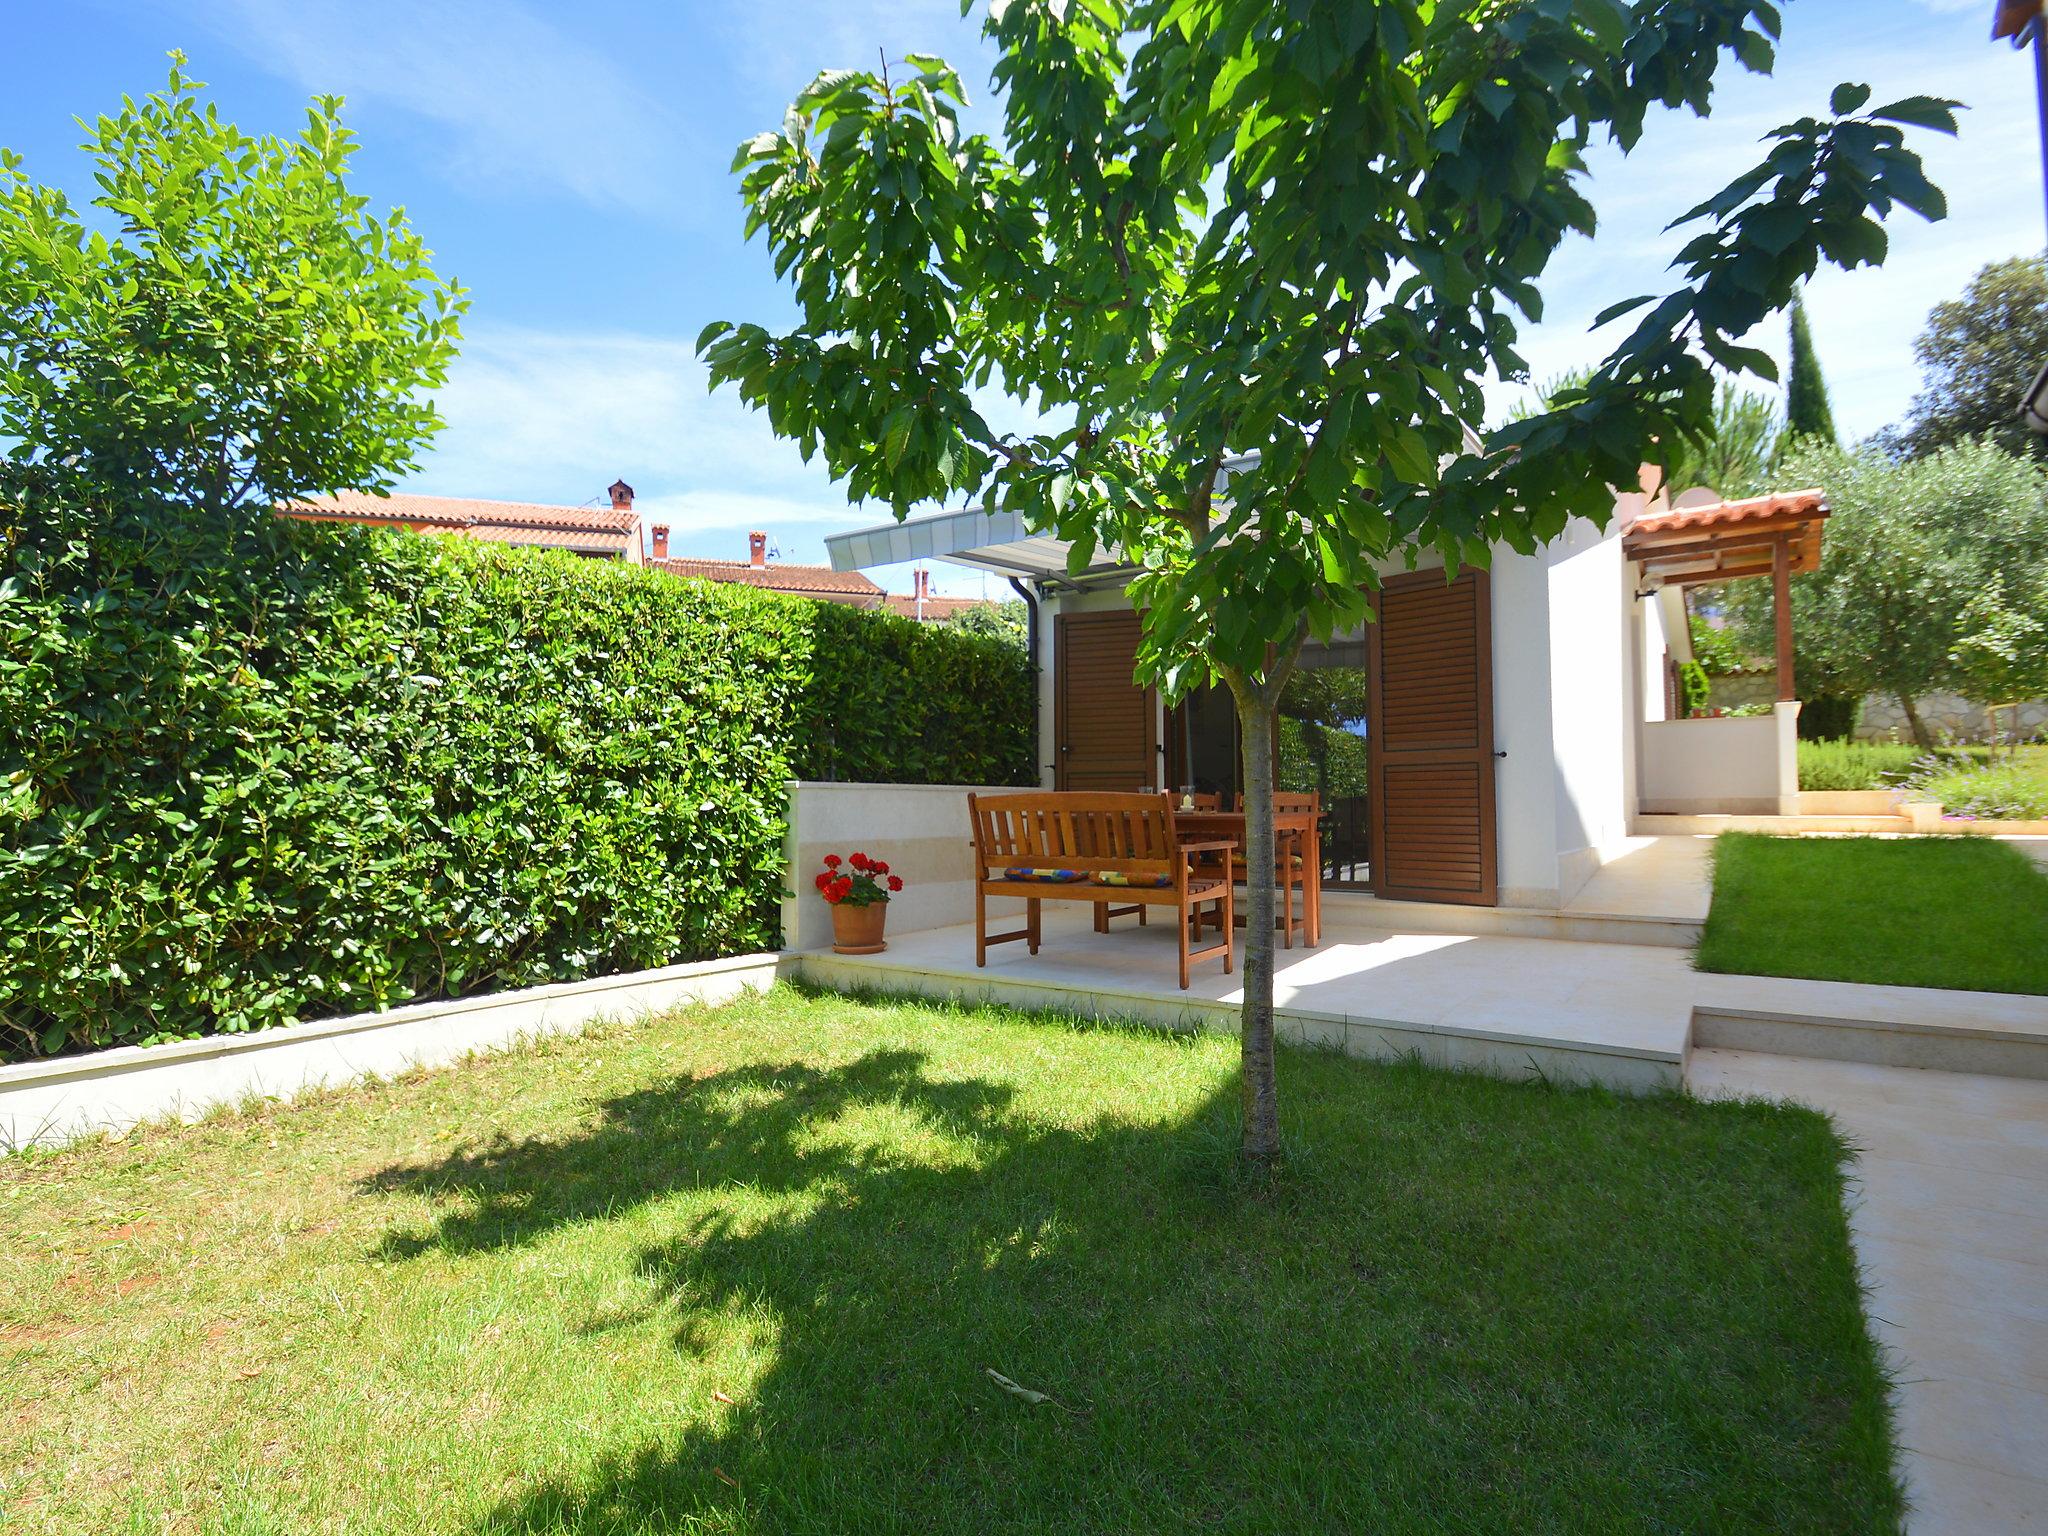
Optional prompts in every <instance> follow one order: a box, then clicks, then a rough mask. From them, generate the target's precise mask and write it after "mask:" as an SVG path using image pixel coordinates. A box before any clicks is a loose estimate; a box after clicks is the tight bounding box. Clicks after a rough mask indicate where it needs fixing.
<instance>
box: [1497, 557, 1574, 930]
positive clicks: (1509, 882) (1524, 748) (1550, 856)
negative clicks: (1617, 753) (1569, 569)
mask: <svg viewBox="0 0 2048 1536" xmlns="http://www.w3.org/2000/svg"><path fill="white" fill-rule="evenodd" d="M1489 584H1490V586H1491V589H1492V592H1493V749H1494V751H1495V752H1496V753H1506V754H1507V755H1506V756H1504V757H1501V756H1496V757H1495V758H1494V762H1493V804H1494V827H1495V829H1496V836H1495V850H1494V856H1495V859H1496V861H1497V862H1496V864H1495V876H1496V879H1497V882H1498V884H1499V887H1500V901H1501V904H1502V905H1503V906H1510V907H1551V906H1556V905H1557V904H1558V894H1557V893H1558V881H1557V810H1556V800H1557V789H1556V769H1555V747H1554V743H1553V739H1552V731H1553V728H1554V723H1553V720H1552V715H1551V709H1550V687H1551V674H1552V671H1553V663H1552V659H1551V634H1550V619H1549V614H1550V591H1549V573H1548V571H1547V570H1546V568H1545V565H1544V561H1543V559H1542V557H1541V556H1539V555H1518V554H1515V553H1514V552H1513V551H1511V550H1499V551H1496V553H1495V558H1494V562H1493V570H1492V572H1491V573H1490V582H1489Z"/></svg>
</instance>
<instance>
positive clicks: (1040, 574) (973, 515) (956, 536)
mask: <svg viewBox="0 0 2048 1536" xmlns="http://www.w3.org/2000/svg"><path fill="white" fill-rule="evenodd" d="M1071 548H1072V546H1071V545H1069V544H1068V543H1067V541H1066V540H1064V539H1057V538H1048V537H1047V536H1046V535H1044V534H1039V533H1033V532H1032V531H1031V530H1030V528H1029V527H1027V526H1026V525H1025V522H1024V517H1023V514H1022V513H1019V512H984V511H982V510H981V509H979V508H974V507H970V508H969V509H967V510H966V511H964V512H933V513H929V514H927V515H926V516H924V517H911V518H905V519H904V520H903V521H902V522H900V523H898V522H887V523H877V524H876V525H875V526H874V527H872V528H856V529H854V530H853V531H852V532H851V533H834V534H828V535H827V536H826V539H825V553H826V554H827V555H828V556H829V557H830V559H831V561H832V569H833V570H835V571H864V570H869V569H871V568H873V567H875V566H878V565H901V564H904V563H906V562H908V561H912V560H944V561H947V562H949V563H951V564H953V565H964V566H968V567H970V568H972V569H974V570H978V571H993V572H994V573H995V574H996V575H998V576H1015V577H1018V578H1019V579H1021V580H1024V581H1062V582H1064V581H1082V580H1087V579H1089V578H1096V577H1105V576H1112V575H1116V574H1119V573H1122V572H1125V571H1128V570H1129V569H1130V567H1129V566H1128V565H1126V564H1125V563H1124V561H1123V559H1122V556H1121V555H1120V553H1119V552H1118V551H1116V550H1113V549H1111V550H1104V551H1099V552H1098V554H1097V557H1096V560H1095V563H1094V564H1092V565H1090V566H1089V568H1088V569H1087V570H1086V571H1085V572H1083V573H1082V574H1081V575H1080V576H1074V575H1071V574H1070V573H1069V572H1068V570H1067V554H1068V551H1069V550H1070V549H1071Z"/></svg>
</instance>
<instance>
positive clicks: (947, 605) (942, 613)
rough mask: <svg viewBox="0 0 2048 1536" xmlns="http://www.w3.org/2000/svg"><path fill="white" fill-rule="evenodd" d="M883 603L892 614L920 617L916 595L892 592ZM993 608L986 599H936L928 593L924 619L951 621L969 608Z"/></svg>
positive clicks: (908, 617) (909, 617)
mask: <svg viewBox="0 0 2048 1536" xmlns="http://www.w3.org/2000/svg"><path fill="white" fill-rule="evenodd" d="M882 601H883V603H884V604H885V605H886V606H887V608H888V610H889V611H890V612H891V613H895V614H900V615H902V616H903V617H904V618H906V619H914V618H916V617H917V616H918V615H917V598H916V597H915V596H914V595H913V596H905V595H904V594H902V593H900V592H891V593H890V594H889V595H888V596H887V597H886V598H884V599H883V600H882ZM993 606H994V605H993V604H992V603H990V602H989V601H988V600H987V599H986V598H980V597H934V596H932V595H930V594H929V593H927V594H926V595H925V600H924V617H925V619H926V620H927V621H932V620H941V619H950V618H951V617H952V616H953V615H954V614H956V613H964V612H966V611H967V610H968V609H969V608H988V607H993Z"/></svg>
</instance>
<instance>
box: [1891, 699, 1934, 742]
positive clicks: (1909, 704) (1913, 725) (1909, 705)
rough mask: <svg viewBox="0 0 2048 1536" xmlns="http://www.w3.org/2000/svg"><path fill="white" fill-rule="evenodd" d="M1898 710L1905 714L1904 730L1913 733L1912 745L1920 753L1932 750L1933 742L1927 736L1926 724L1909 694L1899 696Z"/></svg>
mask: <svg viewBox="0 0 2048 1536" xmlns="http://www.w3.org/2000/svg"><path fill="white" fill-rule="evenodd" d="M1899 708H1900V709H1902V710H1904V711H1905V713H1906V729H1907V730H1909V731H1911V732H1912V733H1913V745H1915V746H1916V747H1918V748H1919V749H1920V750H1921V751H1922V752H1932V751H1933V750H1934V740H1933V738H1932V737H1930V736H1929V735H1928V734H1927V723H1926V722H1925V721H1924V720H1922V719H1921V718H1920V711H1919V709H1918V708H1917V707H1916V706H1915V705H1914V703H1913V696H1912V695H1911V694H1909V693H1902V694H1900V695H1899Z"/></svg>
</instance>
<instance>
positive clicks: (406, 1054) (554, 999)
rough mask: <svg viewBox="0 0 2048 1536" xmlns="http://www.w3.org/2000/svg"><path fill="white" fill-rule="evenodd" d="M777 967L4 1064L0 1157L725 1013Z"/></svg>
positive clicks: (495, 997) (658, 975) (744, 966)
mask: <svg viewBox="0 0 2048 1536" xmlns="http://www.w3.org/2000/svg"><path fill="white" fill-rule="evenodd" d="M777 963H778V962H777V957H776V956H774V955H767V954H759V955H740V956H736V957H734V958H732V959H727V960H704V961H699V962H697V963H695V964H691V965H670V966H664V967H662V968H661V969H660V970H654V971H635V972H633V973H631V974H629V975H624V976H602V977H598V978H595V979H593V980H590V981H570V982H561V983H558V984H556V985H554V986H547V987H529V988H526V989H524V990H521V991H518V992H497V993H492V994H490V995H488V996H485V997H472V998H462V999H459V1000H455V1001H450V1002H438V1003H415V1004H412V1005H411V1006H409V1007H405V1008H393V1009H391V1010H389V1011H388V1012H384V1013H358V1014H351V1015H350V1016H349V1017H347V1018H341V1019H316V1020H313V1021H312V1022H310V1023H305V1024H288V1025H285V1026H284V1027H283V1028H280V1029H266V1030H260V1031H258V1032H256V1033H254V1034H248V1035H211V1036H208V1037H207V1038H206V1039H203V1040H180V1041H176V1042H174V1043H173V1044H170V1045H152V1046H120V1047H117V1048H116V1049H113V1050H108V1051H97V1052H94V1053H93V1054H91V1055H88V1056H60V1057H58V1058H56V1059H55V1060H51V1061H29V1062H21V1063H18V1064H16V1065H14V1066H8V1067H0V1149H14V1148H19V1147H25V1146H37V1145H54V1144H56V1143H59V1142H64V1141H69V1140H71V1139H73V1138H74V1137H77V1136H81V1135H85V1134H88V1133H91V1132H95V1131H125V1130H127V1129H128V1128H129V1127H130V1126H133V1125H137V1124H139V1123H141V1122H143V1121H145V1120H160V1119H166V1118H169V1117H172V1116H177V1117H180V1118H183V1119H187V1120H191V1119H197V1118H198V1117H199V1116H200V1115H203V1114H205V1113H206V1112H207V1111H208V1110H210V1109H213V1108H216V1107H218V1106H220V1105H233V1104H238V1103H241V1102H242V1101H244V1100H245V1099H248V1098H251V1097H268V1098H290V1097H291V1096H292V1095H294V1094H296V1093H300V1092H302V1091H304V1090H306V1089H309V1088H326V1087H337V1086H341V1085H344V1084H347V1083H352V1082H356V1081H359V1080H361V1079H363V1078H366V1077H392V1076H395V1075H397V1074H398V1073H401V1072H406V1071H410V1070H411V1069H412V1068H414V1067H432V1066H440V1065H443V1064H444V1063H447V1062H451V1061H457V1060H460V1059H461V1058H462V1057H464V1056H467V1055H470V1054H471V1053H472V1052H476V1051H485V1050H492V1049H497V1048H501V1047H504V1046H508V1045H512V1044H515V1043H516V1042H518V1041H520V1040H523V1039H531V1038H534V1037H537V1036H541V1035H559V1034H574V1033H576V1032H578V1031H580V1030H583V1029H586V1028H588V1027H589V1026H590V1025H591V1024H593V1023H595V1022H597V1021H598V1020H600V1019H618V1020H626V1019H633V1018H638V1017H641V1016H643V1015H646V1014H650V1013H659V1012H661V1011H663V1010H664V1009H668V1008H674V1007H677V1006H679V1005H681V1004H684V1003H720V1002H726V1001H729V1000H730V999H732V998H734V997H737V996H739V994H740V993H742V992H745V991H750V990H751V991H757V992H760V991H766V990H767V989H768V988H769V987H770V986H771V985H773V984H774V981H775V977H776V967H777Z"/></svg>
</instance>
